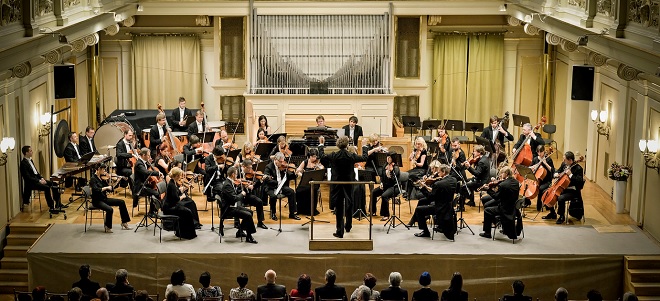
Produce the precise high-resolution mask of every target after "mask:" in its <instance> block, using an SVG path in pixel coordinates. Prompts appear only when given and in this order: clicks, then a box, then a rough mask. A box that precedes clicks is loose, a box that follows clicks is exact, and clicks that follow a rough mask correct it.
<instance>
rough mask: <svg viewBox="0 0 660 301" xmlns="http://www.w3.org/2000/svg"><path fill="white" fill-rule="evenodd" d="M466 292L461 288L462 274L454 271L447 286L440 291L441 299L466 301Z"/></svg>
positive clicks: (442, 300) (443, 300) (445, 300)
mask: <svg viewBox="0 0 660 301" xmlns="http://www.w3.org/2000/svg"><path fill="white" fill-rule="evenodd" d="M467 299H468V293H467V292H466V291H464V290H463V276H462V275H461V273H459V272H455V273H454V275H453V276H452V277H451V281H450V282H449V288H448V289H446V290H444V291H442V296H441V297H440V300H441V301H467Z"/></svg>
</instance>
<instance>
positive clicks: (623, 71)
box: [616, 64, 642, 81]
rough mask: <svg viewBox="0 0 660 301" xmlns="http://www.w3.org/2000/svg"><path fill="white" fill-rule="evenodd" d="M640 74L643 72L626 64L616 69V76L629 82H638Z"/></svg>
mask: <svg viewBox="0 0 660 301" xmlns="http://www.w3.org/2000/svg"><path fill="white" fill-rule="evenodd" d="M640 73H642V72H641V71H639V70H637V69H635V68H633V67H630V66H628V65H626V64H621V65H619V68H617V69H616V75H618V76H619V78H621V79H623V80H627V81H631V80H636V79H637V77H638V76H639V74H640Z"/></svg>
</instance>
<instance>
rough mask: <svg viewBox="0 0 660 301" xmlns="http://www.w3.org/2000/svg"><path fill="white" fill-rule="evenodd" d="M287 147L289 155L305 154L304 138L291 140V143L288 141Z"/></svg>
mask: <svg viewBox="0 0 660 301" xmlns="http://www.w3.org/2000/svg"><path fill="white" fill-rule="evenodd" d="M289 149H290V150H291V156H303V157H304V156H307V145H305V140H302V141H297V140H296V141H291V143H289ZM319 181H321V180H319Z"/></svg>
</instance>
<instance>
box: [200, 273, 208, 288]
mask: <svg viewBox="0 0 660 301" xmlns="http://www.w3.org/2000/svg"><path fill="white" fill-rule="evenodd" d="M199 283H200V284H201V285H202V287H209V285H211V274H210V273H209V272H204V273H202V274H201V275H199Z"/></svg>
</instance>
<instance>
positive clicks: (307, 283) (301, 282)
mask: <svg viewBox="0 0 660 301" xmlns="http://www.w3.org/2000/svg"><path fill="white" fill-rule="evenodd" d="M297 289H298V293H300V294H302V295H307V294H308V293H309V291H310V290H311V289H312V279H311V278H310V277H309V275H307V274H302V275H300V277H298V286H297Z"/></svg>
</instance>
